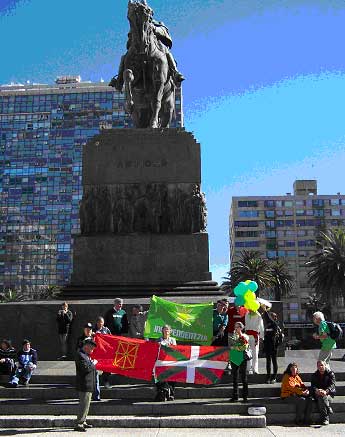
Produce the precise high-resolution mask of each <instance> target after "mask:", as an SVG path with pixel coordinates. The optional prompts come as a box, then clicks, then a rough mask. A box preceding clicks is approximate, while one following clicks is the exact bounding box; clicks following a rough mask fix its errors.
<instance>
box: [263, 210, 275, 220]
mask: <svg viewBox="0 0 345 437" xmlns="http://www.w3.org/2000/svg"><path fill="white" fill-rule="evenodd" d="M265 217H266V218H274V211H265Z"/></svg>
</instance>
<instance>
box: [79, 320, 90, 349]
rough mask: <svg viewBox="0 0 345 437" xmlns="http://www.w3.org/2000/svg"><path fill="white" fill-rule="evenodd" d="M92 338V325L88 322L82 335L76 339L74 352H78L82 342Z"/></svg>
mask: <svg viewBox="0 0 345 437" xmlns="http://www.w3.org/2000/svg"><path fill="white" fill-rule="evenodd" d="M93 336H94V333H93V331H92V323H90V322H88V323H85V325H84V330H83V334H82V335H80V336H79V337H78V338H77V344H76V350H77V351H78V349H81V348H82V346H83V342H84V340H86V339H87V338H91V339H92V338H93Z"/></svg>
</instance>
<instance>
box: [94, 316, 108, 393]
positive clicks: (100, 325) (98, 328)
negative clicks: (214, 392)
mask: <svg viewBox="0 0 345 437" xmlns="http://www.w3.org/2000/svg"><path fill="white" fill-rule="evenodd" d="M94 332H95V334H106V335H110V334H111V332H110V329H109V328H108V327H107V326H104V319H103V317H101V316H99V317H98V318H97V320H96V325H95V328H94ZM102 380H103V384H104V387H105V388H110V373H108V372H103V375H102ZM93 400H94V401H100V400H101V387H100V384H99V371H98V370H97V371H96V390H95V393H94V397H93Z"/></svg>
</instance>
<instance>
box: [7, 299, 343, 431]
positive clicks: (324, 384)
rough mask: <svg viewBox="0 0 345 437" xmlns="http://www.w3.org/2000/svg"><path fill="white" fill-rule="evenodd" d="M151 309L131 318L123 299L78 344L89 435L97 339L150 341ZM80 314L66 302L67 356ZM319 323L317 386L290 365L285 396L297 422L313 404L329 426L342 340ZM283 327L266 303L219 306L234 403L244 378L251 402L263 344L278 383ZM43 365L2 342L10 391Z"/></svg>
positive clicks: (217, 330) (160, 389)
mask: <svg viewBox="0 0 345 437" xmlns="http://www.w3.org/2000/svg"><path fill="white" fill-rule="evenodd" d="M147 313H148V312H147V311H143V308H142V307H141V306H140V305H135V306H134V307H132V311H131V316H130V317H129V318H128V317H127V313H126V311H125V310H124V309H123V300H122V299H120V298H117V299H115V300H114V305H113V307H112V308H110V309H109V310H108V311H107V312H106V313H105V315H104V317H102V316H99V317H98V318H97V319H96V321H95V323H94V324H93V323H91V322H87V323H86V324H85V325H84V329H83V333H82V334H81V335H80V336H79V337H78V339H77V343H76V348H75V349H76V359H75V363H76V373H77V380H76V381H77V382H76V388H77V391H78V393H79V400H80V402H79V413H78V418H77V425H76V428H75V429H76V430H77V431H85V430H86V429H87V427H90V425H88V424H87V422H86V416H87V413H88V410H89V406H90V402H91V400H94V401H100V400H101V397H100V395H101V391H100V379H99V377H100V374H99V372H98V371H96V367H95V366H96V364H97V362H96V361H95V360H93V359H91V358H90V354H91V352H92V350H93V349H94V348H95V347H96V343H95V342H94V335H95V334H97V333H101V334H113V335H122V336H123V335H125V336H128V337H132V338H144V328H145V321H146V318H147ZM73 318H74V315H73V313H72V312H71V310H70V309H69V308H68V304H67V303H66V302H64V303H63V304H62V306H61V309H59V311H58V314H57V318H56V320H57V325H58V334H59V339H60V343H61V353H62V355H61V357H60V359H66V358H67V344H68V336H69V334H70V328H71V324H72V321H73ZM313 322H314V324H315V325H316V326H317V333H315V334H314V338H315V339H318V340H320V341H321V344H322V346H321V350H320V354H319V359H318V361H317V370H316V372H315V373H314V374H313V377H312V381H311V386H310V387H309V388H307V387H306V386H305V384H304V383H303V381H302V379H301V377H300V375H299V372H298V365H297V364H296V363H290V364H289V365H288V367H287V369H286V370H285V372H284V374H283V379H282V385H281V398H282V399H283V400H284V402H290V403H293V404H295V405H296V423H298V424H308V423H310V417H311V408H312V401H313V400H315V401H316V402H317V405H318V407H319V411H320V415H321V422H322V423H323V424H324V425H327V424H328V423H329V415H330V414H331V413H332V408H331V406H330V401H331V399H332V397H334V395H335V375H334V373H333V372H332V370H331V369H330V359H331V356H332V351H333V349H334V348H335V347H336V341H335V340H334V339H333V338H332V337H331V335H330V328H329V325H328V323H327V322H326V321H325V317H324V315H323V314H322V313H321V312H319V311H318V312H316V313H314V315H313ZM283 337H284V336H283V333H282V329H281V328H280V326H279V322H278V316H277V314H275V313H274V312H272V311H270V307H269V306H267V305H265V304H262V305H261V308H260V310H259V311H248V310H245V309H244V308H243V307H238V306H236V305H235V306H230V305H229V301H228V300H227V299H221V300H219V301H218V302H217V305H216V308H215V309H214V312H213V341H212V345H214V346H222V347H229V348H230V362H229V369H231V374H232V378H233V394H232V397H231V399H230V401H231V402H237V401H238V400H239V378H240V379H241V382H242V385H243V390H242V397H243V401H244V402H247V400H248V376H247V375H248V374H258V373H259V369H258V353H259V344H260V342H261V341H262V342H263V351H264V352H265V355H266V371H267V377H266V382H267V383H275V382H276V378H277V373H278V364H277V350H278V347H279V345H280V344H281V343H282V342H283ZM159 342H160V343H161V344H162V345H165V346H170V345H176V340H175V338H173V337H172V336H171V327H170V326H168V325H164V326H163V327H162V337H161V338H160V339H159ZM36 366H37V351H36V350H35V349H33V348H32V347H31V343H30V341H29V340H27V339H25V340H23V342H22V347H21V348H20V350H19V351H18V352H16V350H15V349H14V348H13V346H12V344H11V341H10V340H8V339H3V340H1V345H0V374H7V375H9V384H8V386H9V387H17V386H18V384H23V385H27V384H28V383H29V381H30V378H31V376H32V374H33V371H34V369H35V368H36ZM102 378H103V386H104V387H105V388H109V387H110V374H109V373H106V372H103V376H102ZM156 387H157V395H156V400H157V401H166V400H173V399H174V397H175V384H174V383H172V382H163V383H162V382H157V383H156Z"/></svg>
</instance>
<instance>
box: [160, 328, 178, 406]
mask: <svg viewBox="0 0 345 437" xmlns="http://www.w3.org/2000/svg"><path fill="white" fill-rule="evenodd" d="M170 334H171V327H170V326H169V325H164V326H163V328H162V337H161V338H160V339H159V340H158V343H160V344H161V345H162V346H176V340H175V338H174V337H171V336H170ZM156 387H157V395H156V398H155V401H157V402H165V401H173V400H174V399H175V382H168V381H165V382H156Z"/></svg>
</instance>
